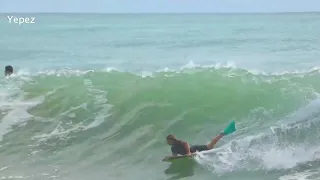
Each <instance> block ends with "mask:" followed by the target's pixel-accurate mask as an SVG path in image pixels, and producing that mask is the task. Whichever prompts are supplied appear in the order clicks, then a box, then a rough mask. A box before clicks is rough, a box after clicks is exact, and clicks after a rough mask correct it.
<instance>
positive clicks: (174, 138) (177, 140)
mask: <svg viewBox="0 0 320 180" xmlns="http://www.w3.org/2000/svg"><path fill="white" fill-rule="evenodd" d="M166 139H167V140H173V141H174V143H175V144H179V143H183V141H181V140H180V139H178V138H177V137H176V136H175V135H173V134H169V135H168V136H167V138H166Z"/></svg>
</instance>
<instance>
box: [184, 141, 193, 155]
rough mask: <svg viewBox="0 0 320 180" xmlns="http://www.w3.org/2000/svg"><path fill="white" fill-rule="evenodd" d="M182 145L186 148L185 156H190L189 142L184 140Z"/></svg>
mask: <svg viewBox="0 0 320 180" xmlns="http://www.w3.org/2000/svg"><path fill="white" fill-rule="evenodd" d="M183 146H184V148H185V150H186V153H187V154H186V156H191V155H192V154H191V152H190V146H189V144H188V143H187V142H184V143H183Z"/></svg>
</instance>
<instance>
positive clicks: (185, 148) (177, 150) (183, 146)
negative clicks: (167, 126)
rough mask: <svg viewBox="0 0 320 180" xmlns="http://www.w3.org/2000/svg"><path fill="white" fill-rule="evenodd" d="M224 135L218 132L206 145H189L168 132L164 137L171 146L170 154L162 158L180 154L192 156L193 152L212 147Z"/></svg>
mask: <svg viewBox="0 0 320 180" xmlns="http://www.w3.org/2000/svg"><path fill="white" fill-rule="evenodd" d="M223 136H224V134H223V133H220V134H219V135H217V136H216V137H215V138H213V139H212V140H211V142H210V143H209V144H207V145H193V146H190V145H189V143H187V142H186V141H182V140H180V139H177V137H176V136H175V135H173V134H169V135H168V136H167V138H166V140H167V143H168V145H170V146H171V152H172V156H167V157H165V158H164V160H167V159H170V158H172V157H175V156H178V155H182V156H192V155H193V153H195V152H197V151H198V152H201V151H208V150H210V149H213V147H214V146H215V145H216V144H217V142H218V141H219V140H220V139H221V138H222V137H223Z"/></svg>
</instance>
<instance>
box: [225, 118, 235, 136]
mask: <svg viewBox="0 0 320 180" xmlns="http://www.w3.org/2000/svg"><path fill="white" fill-rule="evenodd" d="M234 131H236V123H235V122H234V121H231V122H230V123H229V125H228V126H227V127H226V128H225V129H224V131H223V134H224V135H225V136H226V135H228V134H231V133H233V132H234Z"/></svg>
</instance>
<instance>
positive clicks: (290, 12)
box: [0, 10, 320, 15]
mask: <svg viewBox="0 0 320 180" xmlns="http://www.w3.org/2000/svg"><path fill="white" fill-rule="evenodd" d="M303 13H320V10H319V11H283V12H282V11H279V12H0V14H110V15H112V14H136V15H139V14H163V15H165V14H303Z"/></svg>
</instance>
